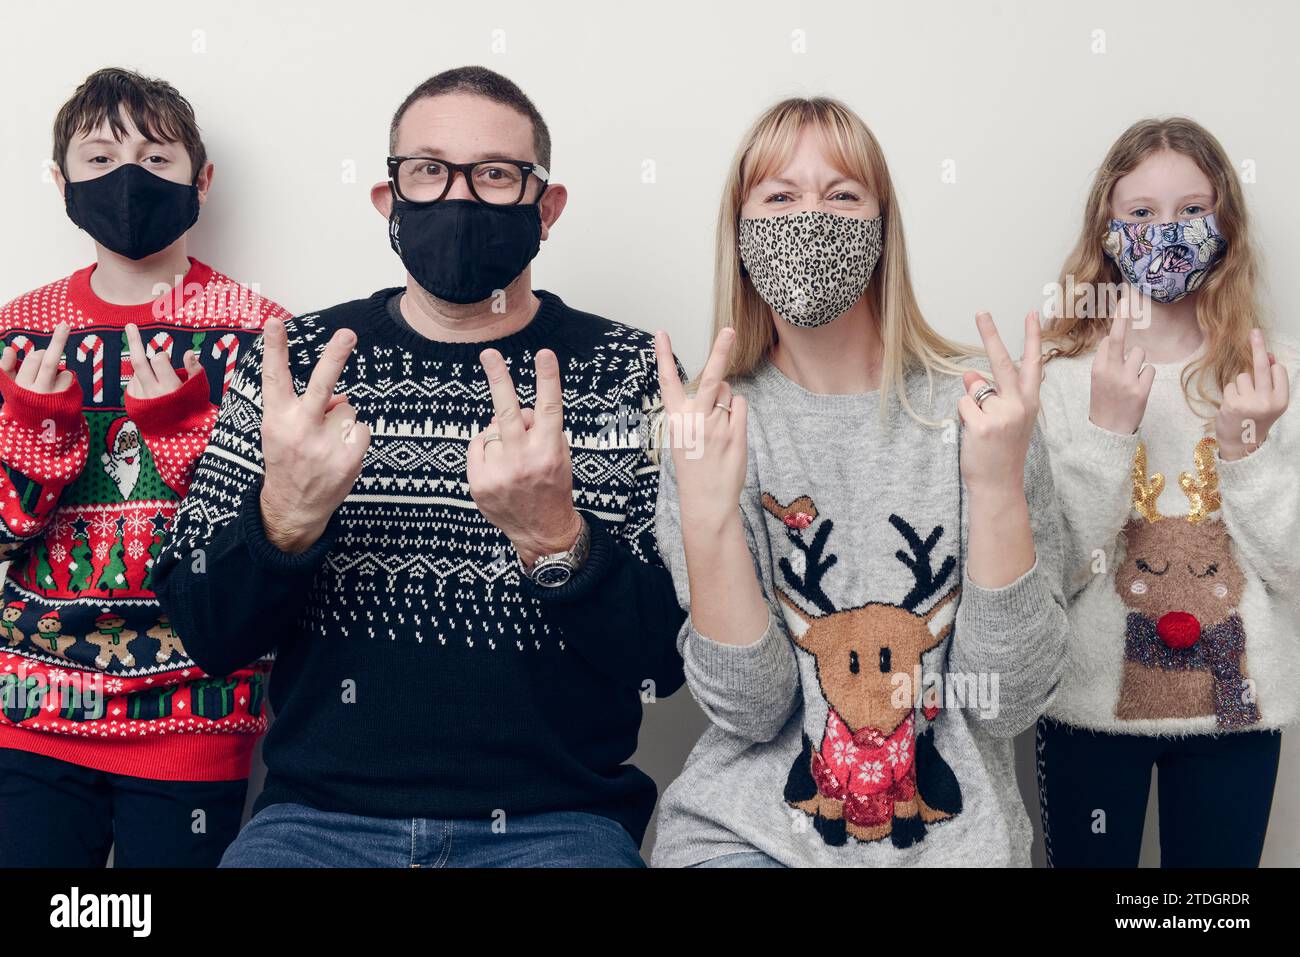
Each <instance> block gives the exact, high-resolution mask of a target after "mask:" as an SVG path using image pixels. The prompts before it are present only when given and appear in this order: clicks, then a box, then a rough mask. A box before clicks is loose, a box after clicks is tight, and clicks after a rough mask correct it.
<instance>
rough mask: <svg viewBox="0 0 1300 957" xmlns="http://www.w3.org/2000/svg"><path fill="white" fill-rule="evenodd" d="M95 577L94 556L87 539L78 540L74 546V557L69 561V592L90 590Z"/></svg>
mask: <svg viewBox="0 0 1300 957" xmlns="http://www.w3.org/2000/svg"><path fill="white" fill-rule="evenodd" d="M94 577H95V562H94V556H93V555H91V553H90V545H89V544H88V543H87V542H86V541H85V539H81V538H78V539H76V540H75V541H74V543H73V545H72V557H71V558H70V559H69V561H68V591H71V592H77V593H80V592H83V591H85V590H86V589H87V588H90V587H91V585H90V583H91V580H92V579H93V578H94Z"/></svg>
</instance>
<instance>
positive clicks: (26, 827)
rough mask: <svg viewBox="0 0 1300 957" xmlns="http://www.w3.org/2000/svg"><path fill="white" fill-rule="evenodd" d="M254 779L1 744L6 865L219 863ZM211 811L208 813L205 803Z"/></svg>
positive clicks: (0, 816) (0, 815) (0, 848)
mask: <svg viewBox="0 0 1300 957" xmlns="http://www.w3.org/2000/svg"><path fill="white" fill-rule="evenodd" d="M247 791H248V781H247V780H244V781H156V780H153V779H151V778H137V777H131V776H129V775H125V774H109V773H107V772H104V771H95V770H93V769H91V768H84V767H81V766H80V765H77V764H70V763H69V762H67V761H60V760H58V759H56V758H47V757H45V756H44V755H40V754H31V753H29V752H27V751H19V750H16V749H13V748H0V869H3V868H8V867H103V866H104V865H105V863H106V862H107V861H108V852H109V849H110V848H113V849H114V853H113V866H114V867H216V866H217V863H218V862H219V861H220V860H221V855H222V853H223V852H224V851H225V849H226V846H227V845H229V844H230V842H231V841H233V840H234V838H235V835H236V834H238V833H239V822H240V820H241V818H242V817H243V812H244V796H245V794H246V793H247ZM200 812H201V813H200Z"/></svg>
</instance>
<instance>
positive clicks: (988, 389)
mask: <svg viewBox="0 0 1300 957" xmlns="http://www.w3.org/2000/svg"><path fill="white" fill-rule="evenodd" d="M997 394H998V387H997V386H995V385H992V384H991V383H988V382H981V383H980V384H979V386H978V387H977V388H976V389H975V391H974V392H972V393H971V398H972V399H974V400H975V405H977V406H978V407H979V408H981V409H982V408H984V400H985V399H987V398H988V397H989V396H991V395H997Z"/></svg>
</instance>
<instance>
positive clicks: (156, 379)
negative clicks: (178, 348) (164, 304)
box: [126, 322, 205, 399]
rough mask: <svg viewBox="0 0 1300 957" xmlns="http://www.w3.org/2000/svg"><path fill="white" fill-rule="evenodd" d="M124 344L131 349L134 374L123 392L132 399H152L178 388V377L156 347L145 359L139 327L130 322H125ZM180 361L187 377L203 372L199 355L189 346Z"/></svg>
mask: <svg viewBox="0 0 1300 957" xmlns="http://www.w3.org/2000/svg"><path fill="white" fill-rule="evenodd" d="M126 344H127V348H128V349H130V351H131V368H132V370H133V372H134V374H133V375H132V377H131V381H130V382H129V383H127V386H126V394H127V395H129V396H131V397H132V398H135V399H156V398H158V397H160V396H164V395H170V394H171V393H172V392H175V391H176V390H177V389H179V388H180V387H181V382H182V380H181V377H180V375H179V374H177V372H176V370H175V369H173V368H172V361H171V358H170V357H169V356H168V355H167V353H165V352H163V351H162V350H159V351H157V352H155V353H154V354H153V358H152V359H151V358H149V355H148V353H147V352H146V351H145V348H144V342H143V340H141V338H140V328H139V326H137V325H136V324H135V323H134V322H128V323H127V324H126ZM181 362H182V364H183V366H184V368H185V372H186V373H187V375H188V377H189V378H194V377H195V376H200V375H205V373H204V371H203V366H201V365H200V364H199V357H198V356H197V355H195V353H194V350H193V349H187V350H186V351H185V355H184V357H183V358H182V359H181Z"/></svg>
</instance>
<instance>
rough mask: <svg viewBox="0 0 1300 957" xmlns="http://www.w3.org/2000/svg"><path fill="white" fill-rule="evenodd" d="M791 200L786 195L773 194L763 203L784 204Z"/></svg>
mask: <svg viewBox="0 0 1300 957" xmlns="http://www.w3.org/2000/svg"><path fill="white" fill-rule="evenodd" d="M789 198H790V197H789V195H788V194H786V193H773V194H772V195H771V196H769V197H768V198H767V199H765V200H763V202H765V203H783V202H785V201H786V200H788V199H789Z"/></svg>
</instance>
